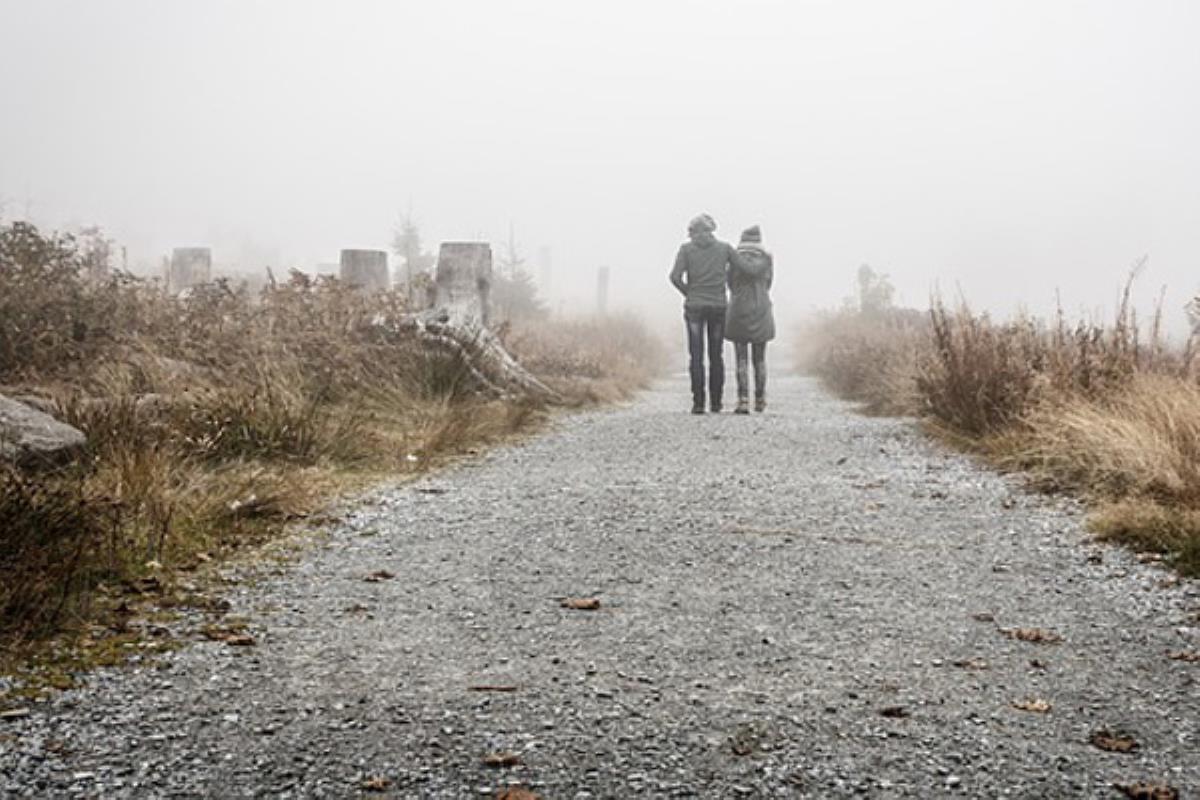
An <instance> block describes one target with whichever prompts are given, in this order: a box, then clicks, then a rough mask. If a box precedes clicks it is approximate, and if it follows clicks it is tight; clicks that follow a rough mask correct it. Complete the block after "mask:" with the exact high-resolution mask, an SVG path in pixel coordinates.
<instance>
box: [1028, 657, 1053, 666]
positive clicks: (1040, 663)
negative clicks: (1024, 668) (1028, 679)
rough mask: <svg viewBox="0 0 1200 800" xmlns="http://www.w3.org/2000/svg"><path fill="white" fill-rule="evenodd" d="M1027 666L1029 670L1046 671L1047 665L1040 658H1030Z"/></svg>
mask: <svg viewBox="0 0 1200 800" xmlns="http://www.w3.org/2000/svg"><path fill="white" fill-rule="evenodd" d="M1029 666H1030V668H1031V669H1046V667H1047V666H1048V665H1047V664H1046V662H1045V661H1042V660H1041V659H1040V658H1031V659H1029Z"/></svg>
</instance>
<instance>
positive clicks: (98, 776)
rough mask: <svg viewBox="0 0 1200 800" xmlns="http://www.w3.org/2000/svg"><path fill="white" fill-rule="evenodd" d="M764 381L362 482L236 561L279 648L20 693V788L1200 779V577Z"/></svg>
mask: <svg viewBox="0 0 1200 800" xmlns="http://www.w3.org/2000/svg"><path fill="white" fill-rule="evenodd" d="M772 389H773V395H772V398H771V406H770V408H769V409H768V411H767V413H766V414H763V415H755V416H751V417H737V416H733V415H730V414H724V415H721V416H719V417H718V416H713V415H709V416H703V417H693V416H691V415H689V414H688V413H686V412H687V409H688V407H689V405H690V403H689V399H688V397H687V391H686V388H685V386H684V383H683V382H682V381H681V380H679V379H675V380H672V381H665V382H663V383H662V384H660V385H659V386H658V387H657V389H656V390H655V391H652V392H648V393H646V394H644V395H643V396H642V397H641V398H640V399H639V400H638V402H636V403H634V404H631V405H629V406H627V407H623V408H618V409H611V410H604V411H597V412H589V413H583V414H578V415H574V416H570V417H567V418H564V419H562V420H560V421H558V422H556V423H555V424H554V426H553V427H552V429H551V430H550V431H548V432H547V433H545V434H542V435H539V436H537V437H535V438H533V439H532V440H530V441H527V442H524V443H522V444H517V445H511V446H506V447H502V448H499V449H497V450H494V451H492V452H490V453H489V454H487V455H485V456H482V457H479V458H477V459H474V460H471V461H468V462H464V463H461V464H459V465H457V466H454V467H452V468H449V469H447V470H444V471H442V472H440V473H438V474H435V475H430V476H427V477H425V478H423V479H422V480H421V481H420V482H418V483H413V484H407V485H401V486H393V487H388V488H383V489H379V490H377V491H375V492H373V493H371V494H369V495H368V496H366V497H365V498H364V499H363V500H362V501H361V503H359V504H356V505H355V507H354V508H353V509H351V510H348V511H346V513H344V514H343V515H342V517H341V519H340V521H339V522H337V523H336V524H335V525H334V526H333V528H332V530H331V532H330V534H329V536H328V537H327V538H322V539H319V540H318V541H317V543H315V544H313V545H311V546H309V547H308V548H307V549H306V550H304V551H303V553H302V555H301V556H300V558H299V560H298V561H297V562H296V563H295V564H293V565H291V566H289V567H288V568H286V569H284V570H276V571H275V572H274V573H272V574H268V575H266V576H264V577H262V578H261V579H259V580H257V581H253V582H249V583H246V584H243V585H241V586H237V587H233V588H231V589H230V591H229V593H228V599H229V600H230V601H231V602H232V604H233V613H237V614H243V615H245V616H247V617H248V618H249V619H250V620H251V627H250V630H251V632H252V633H253V635H254V636H255V638H256V639H257V645H255V646H250V647H234V646H229V645H227V644H225V643H222V642H216V641H205V640H202V639H199V638H197V639H196V641H195V642H194V643H189V645H188V646H187V647H185V648H183V649H181V650H179V651H176V652H174V653H171V654H170V655H168V656H167V657H165V658H164V659H162V661H161V662H160V663H159V664H158V665H157V666H143V667H138V666H136V665H135V666H132V667H126V668H124V669H120V670H109V671H104V672H100V673H98V674H96V675H95V676H94V677H93V678H92V679H91V681H90V683H89V685H88V686H87V687H86V688H84V689H80V690H76V691H71V692H67V693H63V694H61V695H59V696H57V697H56V698H55V699H53V700H51V701H50V702H47V703H43V704H40V705H35V706H33V707H32V713H31V714H30V715H29V716H27V717H25V718H22V719H12V720H7V721H0V794H3V795H5V796H15V797H58V796H65V797H103V798H122V797H139V798H140V797H229V798H237V797H266V796H270V797H294V798H299V797H356V796H359V795H361V794H365V793H367V792H369V791H371V790H372V788H373V789H375V790H378V794H375V795H373V796H384V797H387V796H393V797H404V798H410V797H437V798H441V797H445V798H464V797H470V796H487V797H492V796H495V795H496V794H497V792H498V790H499V789H501V788H502V787H505V786H509V785H517V784H519V785H523V786H525V787H528V788H529V789H530V790H532V791H534V792H536V793H537V794H538V795H540V796H541V797H543V798H546V799H547V800H550V799H552V798H554V799H557V798H586V797H593V798H608V797H635V796H636V797H713V798H736V797H813V798H826V797H853V796H867V797H880V798H890V797H922V798H926V797H942V796H945V797H1000V796H1003V797H1029V798H1033V797H1037V798H1073V797H1087V798H1091V797H1100V798H1104V797H1119V796H1120V794H1119V793H1118V792H1117V791H1116V790H1115V789H1113V788H1112V785H1113V784H1114V783H1134V782H1139V781H1147V782H1162V783H1167V784H1170V785H1172V786H1175V787H1177V788H1178V789H1179V790H1180V792H1181V793H1182V796H1184V797H1196V796H1200V685H1198V684H1197V678H1198V677H1200V664H1198V663H1193V662H1189V661H1185V660H1176V659H1171V658H1169V657H1168V654H1172V653H1174V654H1178V653H1181V652H1182V653H1186V652H1192V653H1194V652H1197V651H1200V618H1198V616H1197V615H1198V612H1200V588H1198V587H1197V585H1196V584H1195V583H1189V582H1186V581H1185V582H1182V583H1178V582H1173V581H1171V580H1170V574H1169V573H1168V572H1166V571H1164V570H1163V569H1161V568H1159V567H1156V566H1154V565H1151V564H1143V563H1141V562H1140V561H1139V560H1138V559H1137V558H1136V557H1134V556H1132V555H1130V554H1128V553H1125V552H1124V551H1121V550H1118V549H1114V548H1109V547H1106V546H1101V545H1097V544H1095V543H1092V542H1090V541H1089V539H1088V537H1087V535H1086V533H1085V532H1084V531H1083V529H1082V525H1081V517H1080V514H1079V512H1078V510H1077V509H1076V508H1075V507H1074V506H1073V505H1072V504H1071V503H1069V502H1066V501H1063V500H1052V499H1048V498H1044V497H1039V496H1034V495H1030V494H1027V493H1024V492H1023V491H1021V489H1020V486H1019V483H1018V482H1016V481H1015V480H1014V479H1012V478H1005V477H1001V476H998V475H995V474H993V473H990V472H988V471H986V470H983V469H981V468H979V467H978V466H976V465H974V464H973V463H972V462H971V461H970V460H969V459H967V458H964V457H962V456H960V455H957V454H954V453H950V452H947V451H945V450H944V449H942V448H941V447H939V446H938V445H936V444H934V443H932V442H930V441H929V440H928V439H926V438H924V437H923V436H922V435H921V433H920V432H919V431H918V430H916V428H915V427H914V426H913V424H912V423H911V422H905V421H897V420H884V419H871V418H866V417H862V416H859V415H856V414H855V413H853V411H852V410H851V409H850V408H849V407H848V406H846V405H845V404H843V403H841V402H838V401H836V400H833V399H831V398H830V397H829V396H828V395H827V394H825V393H824V392H823V391H822V390H821V389H820V388H819V387H818V386H816V385H815V384H814V383H812V382H810V381H809V380H807V379H802V378H795V377H788V378H780V379H777V380H775V382H774V385H773V387H772ZM378 570H386V571H387V572H388V573H391V574H392V575H393V576H394V577H391V578H388V577H386V576H383V577H381V579H380V580H377V581H374V582H369V581H365V580H364V577H365V576H367V575H369V574H370V573H373V572H376V571H378ZM573 597H583V598H593V597H594V598H598V599H599V601H600V607H599V609H596V610H576V609H571V608H564V607H562V606H561V605H560V600H561V599H562V598H573ZM1019 630H1026V631H1029V633H1028V635H1029V636H1033V637H1034V638H1036V634H1035V633H1034V631H1041V632H1043V633H1044V634H1045V635H1047V636H1048V637H1050V638H1054V637H1061V641H1057V642H1046V641H1042V642H1039V641H1024V640H1022V639H1020V638H1016V634H1017V631H1019ZM1036 701H1044V702H1045V703H1048V704H1049V706H1050V707H1049V710H1044V711H1038V710H1022V709H1020V708H1017V707H1015V706H1014V704H1015V703H1026V704H1029V705H1031V707H1032V708H1033V709H1037V708H1039V707H1040V706H1038V704H1037V702H1036ZM1101 729H1107V730H1108V731H1109V732H1110V733H1112V734H1121V733H1125V734H1128V735H1130V736H1131V737H1132V738H1133V739H1134V740H1136V742H1137V745H1138V747H1137V749H1136V750H1135V751H1134V752H1131V753H1119V752H1108V751H1105V750H1101V749H1099V748H1098V747H1096V746H1094V745H1093V744H1090V743H1089V738H1090V737H1092V735H1093V734H1094V733H1095V732H1097V731H1099V730H1101ZM489 755H494V756H496V760H499V761H504V760H506V759H507V760H508V761H516V760H519V762H520V763H516V764H510V765H508V766H489V765H487V764H485V763H484V759H485V757H487V756H489Z"/></svg>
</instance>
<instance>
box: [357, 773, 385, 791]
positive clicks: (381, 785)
mask: <svg viewBox="0 0 1200 800" xmlns="http://www.w3.org/2000/svg"><path fill="white" fill-rule="evenodd" d="M391 785H392V781H391V779H390V778H382V777H375V778H367V779H366V780H365V781H363V782H362V789H363V791H364V792H386V791H387V789H388V787H389V786H391Z"/></svg>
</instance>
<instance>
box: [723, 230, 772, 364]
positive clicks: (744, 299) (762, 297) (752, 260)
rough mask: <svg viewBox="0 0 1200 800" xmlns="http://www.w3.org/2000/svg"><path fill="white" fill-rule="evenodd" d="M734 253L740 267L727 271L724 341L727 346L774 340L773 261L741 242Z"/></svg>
mask: <svg viewBox="0 0 1200 800" xmlns="http://www.w3.org/2000/svg"><path fill="white" fill-rule="evenodd" d="M737 252H738V255H739V256H741V258H740V259H739V260H740V261H741V263H740V264H731V265H730V267H729V306H728V308H727V309H726V310H725V338H726V339H728V340H729V341H731V342H751V343H753V342H769V341H771V340H772V339H774V338H775V315H774V313H772V311H771V295H770V288H771V281H772V279H773V278H774V277H775V261H774V259H773V258H772V257H771V254H770V253H768V252H767V251H766V250H764V249H763V248H762V247H761V246H760V245H756V244H748V243H746V242H743V243H742V244H740V245H738V249H737Z"/></svg>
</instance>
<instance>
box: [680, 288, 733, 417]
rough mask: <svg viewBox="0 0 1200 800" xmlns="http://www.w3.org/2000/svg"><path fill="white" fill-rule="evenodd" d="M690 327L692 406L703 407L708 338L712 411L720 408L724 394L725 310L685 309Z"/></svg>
mask: <svg viewBox="0 0 1200 800" xmlns="http://www.w3.org/2000/svg"><path fill="white" fill-rule="evenodd" d="M683 319H684V322H686V323H687V337H688V358H689V363H688V372H689V373H690V374H691V376H692V403H693V404H694V405H695V406H697V407H699V408H703V407H704V350H705V337H706V336H707V338H708V342H707V344H708V393H709V400H710V401H711V403H712V406H711V407H712V409H713V410H714V411H718V410H720V408H721V395H722V393H724V391H725V357H724V355H723V352H722V351H723V350H724V349H725V308H724V306H704V307H702V308H690V309H685V310H684V312H683Z"/></svg>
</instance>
